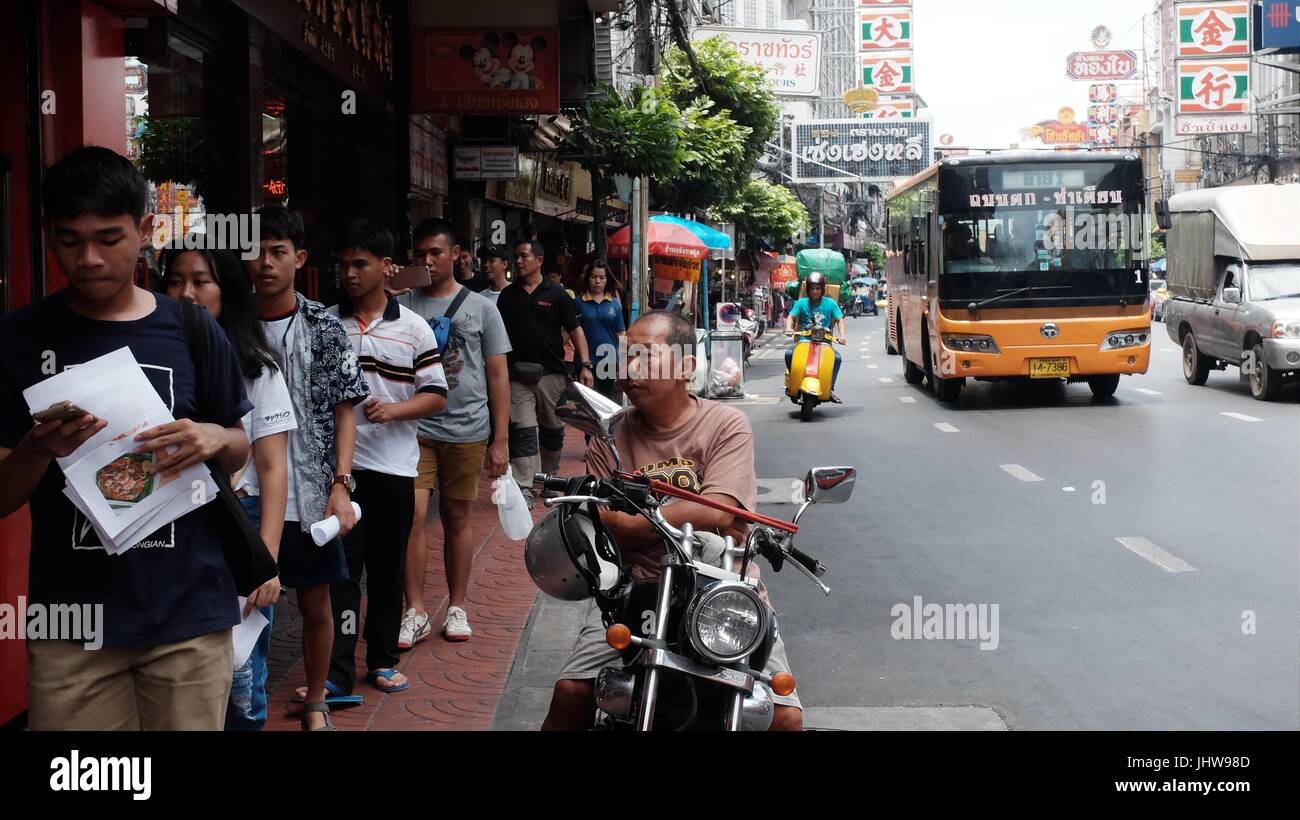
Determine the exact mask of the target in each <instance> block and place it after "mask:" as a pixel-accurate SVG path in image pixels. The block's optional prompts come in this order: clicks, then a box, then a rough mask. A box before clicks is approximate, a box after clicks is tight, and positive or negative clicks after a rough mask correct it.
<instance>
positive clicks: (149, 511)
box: [23, 347, 217, 555]
mask: <svg viewBox="0 0 1300 820" xmlns="http://www.w3.org/2000/svg"><path fill="white" fill-rule="evenodd" d="M23 398H24V399H26V401H27V406H28V407H29V408H31V411H32V412H33V413H37V412H40V411H41V410H44V409H45V408H47V407H50V406H51V405H54V404H57V403H58V402H61V401H70V402H72V403H73V404H75V405H77V406H78V407H80V408H82V409H83V410H86V411H87V412H89V413H92V414H93V415H94V416H96V417H97V418H101V419H106V420H107V421H108V425H107V426H106V427H105V428H104V429H103V430H100V431H99V432H98V433H96V434H95V435H94V436H92V437H91V438H90V440H89V441H87V442H86V443H85V444H83V445H81V446H80V447H78V448H77V450H76V452H74V453H73V454H72V455H70V456H67V457H66V458H60V459H58V464H59V467H60V468H61V469H62V470H63V475H64V478H66V479H67V484H66V486H65V487H64V488H63V494H64V495H66V496H67V497H68V499H69V500H70V501H71V502H72V503H73V505H74V506H75V507H76V508H77V509H78V510H80V511H81V513H82V515H84V516H85V517H86V518H87V520H88V521H89V522H90V524H91V526H93V527H94V528H95V532H96V533H97V534H98V535H99V538H100V541H101V543H103V545H104V548H105V549H106V550H107V551H108V552H109V554H110V555H116V554H118V553H122V552H125V551H126V550H129V549H131V548H132V547H134V546H135V545H136V544H139V543H140V542H141V541H143V540H144V539H145V538H147V537H148V536H149V535H151V534H152V533H154V532H156V531H158V530H159V529H161V528H163V527H165V526H167V525H168V524H170V523H172V522H173V521H175V520H176V519H178V518H180V517H181V516H183V515H186V514H188V513H191V512H193V511H194V510H195V509H197V508H198V507H201V506H203V505H204V504H206V503H207V502H209V501H211V500H212V499H213V498H215V497H216V491H217V487H216V484H215V483H214V482H213V481H212V476H211V474H210V473H209V471H208V468H207V466H206V465H203V464H198V465H195V466H193V467H190V468H188V469H186V470H184V471H182V472H181V473H180V474H179V475H178V476H175V477H173V478H165V477H164V476H162V475H161V474H155V473H153V472H151V468H152V465H153V463H154V456H153V454H152V453H143V454H141V453H136V452H135V451H136V449H137V448H138V447H139V446H140V442H137V441H135V436H136V434H138V433H140V432H141V431H143V430H147V429H149V428H150V427H156V426H158V425H160V424H167V423H169V422H172V421H175V418H173V416H172V414H171V411H170V410H168V409H167V406H166V405H164V404H163V403H162V400H161V399H159V398H158V392H157V391H156V390H155V389H154V388H153V385H151V384H150V383H149V379H148V378H147V377H146V376H145V374H144V371H143V370H141V369H140V365H139V363H138V362H136V360H135V356H133V355H132V354H131V349H130V348H127V347H123V348H121V349H119V350H115V351H113V352H112V353H109V354H107V355H104V356H100V357H99V358H98V359H93V360H91V361H89V362H86V363H85V364H82V365H78V366H76V367H72V368H68V369H67V370H65V371H63V372H62V373H59V374H57V375H55V376H51V377H50V378H48V379H46V380H45V381H43V382H40V383H38V384H34V385H32V386H31V387H29V388H28V389H27V390H24V391H23Z"/></svg>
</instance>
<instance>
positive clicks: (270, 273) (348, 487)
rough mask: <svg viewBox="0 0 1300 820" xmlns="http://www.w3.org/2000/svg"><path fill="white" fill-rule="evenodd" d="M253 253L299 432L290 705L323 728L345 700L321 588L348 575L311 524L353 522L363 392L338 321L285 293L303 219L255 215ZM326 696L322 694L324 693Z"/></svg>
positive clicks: (292, 453) (286, 579) (289, 214)
mask: <svg viewBox="0 0 1300 820" xmlns="http://www.w3.org/2000/svg"><path fill="white" fill-rule="evenodd" d="M258 215H259V216H260V217H261V224H260V226H259V227H260V234H261V254H260V255H259V256H258V257H257V258H256V259H252V260H249V261H248V262H247V263H246V264H247V267H248V272H249V276H250V277H251V278H252V280H253V287H254V291H255V292H254V296H253V298H254V300H255V302H256V304H257V309H258V313H259V314H260V315H261V317H262V321H263V322H264V324H265V329H266V338H267V341H268V342H270V344H271V347H272V348H274V349H275V350H276V352H277V353H278V354H279V355H280V359H281V361H283V363H284V370H283V372H284V378H285V382H286V384H287V385H288V387H289V395H290V398H291V399H292V401H293V412H294V416H295V417H296V418H297V419H298V429H297V430H294V431H292V432H291V433H290V434H289V452H288V457H289V496H288V500H287V502H286V504H285V518H286V523H285V527H284V531H283V534H282V535H281V537H280V555H279V563H280V581H281V583H283V584H284V585H285V586H291V587H294V588H295V589H297V590H298V608H299V609H300V610H301V611H302V620H303V629H302V648H303V665H304V666H305V667H306V671H307V685H306V686H305V687H302V688H300V689H299V690H298V694H297V696H296V697H295V699H301V700H303V701H304V702H305V703H306V704H307V705H306V707H305V709H304V711H303V715H302V727H303V729H321V728H332V727H333V724H332V723H331V722H330V720H329V711H328V709H327V708H326V707H325V704H326V703H328V702H331V701H333V702H336V703H337V702H345V701H353V702H355V699H354V698H352V697H351V692H350V691H349V690H344V689H340V688H339V687H338V686H331V685H330V683H329V681H328V680H327V679H326V678H327V675H328V672H329V664H330V655H331V653H332V651H333V647H334V614H333V609H332V607H331V605H330V584H331V583H335V582H340V581H345V580H347V578H348V565H347V560H346V558H345V556H344V552H343V542H342V541H341V540H340V539H338V538H335V539H334V540H333V541H330V542H329V543H327V544H325V546H323V547H318V546H316V544H315V543H314V542H313V541H312V539H311V535H310V534H309V532H310V528H311V525H312V524H314V523H315V522H317V521H320V520H322V519H325V518H329V517H330V516H331V515H337V516H338V519H339V530H340V534H341V535H347V534H348V532H350V531H351V530H352V528H353V527H354V526H355V525H356V523H357V519H356V515H355V514H354V513H353V511H352V496H351V493H352V491H353V490H355V489H356V480H355V479H354V478H353V477H352V456H353V450H354V447H355V444H356V429H357V428H356V411H355V410H354V409H353V408H354V405H356V404H358V403H360V402H361V401H363V400H364V399H365V398H366V397H367V396H368V395H369V392H370V391H369V390H368V389H367V387H366V384H365V381H364V380H363V379H362V377H361V368H360V366H359V364H358V363H357V357H356V354H355V353H354V352H353V350H352V345H351V343H349V342H348V336H347V333H346V332H344V330H343V325H342V324H341V323H340V322H339V320H338V319H337V318H336V317H334V316H331V315H329V313H327V312H326V310H325V307H324V306H323V305H321V304H319V303H317V302H313V301H312V300H310V299H307V298H305V297H304V296H302V295H301V294H299V293H297V292H296V291H295V290H294V289H293V283H294V274H295V273H296V272H297V270H298V269H299V268H301V267H302V266H303V264H305V263H306V261H307V251H305V250H304V249H303V243H304V241H305V230H304V228H303V223H302V217H301V216H299V215H298V214H297V213H296V212H294V211H290V210H287V209H285V208H281V207H277V206H268V207H265V208H262V209H261V210H260V211H258ZM327 690H328V691H327Z"/></svg>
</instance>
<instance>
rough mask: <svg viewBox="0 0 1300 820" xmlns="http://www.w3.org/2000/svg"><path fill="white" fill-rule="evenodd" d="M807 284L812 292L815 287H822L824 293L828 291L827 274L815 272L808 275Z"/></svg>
mask: <svg viewBox="0 0 1300 820" xmlns="http://www.w3.org/2000/svg"><path fill="white" fill-rule="evenodd" d="M806 284H807V286H808V290H812V289H813V288H815V287H820V288H821V289H822V291H823V292H824V291H825V290H826V274H824V273H822V272H821V271H819V270H815V271H813V272H812V273H810V274H808V281H807V282H806Z"/></svg>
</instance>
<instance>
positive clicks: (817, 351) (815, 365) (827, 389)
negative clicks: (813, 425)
mask: <svg viewBox="0 0 1300 820" xmlns="http://www.w3.org/2000/svg"><path fill="white" fill-rule="evenodd" d="M792 335H793V336H794V337H795V338H796V339H799V341H798V342H796V343H795V346H794V355H793V356H791V358H790V369H789V370H788V371H786V374H785V394H786V395H787V396H789V398H790V401H792V402H794V403H795V404H797V405H799V419H800V420H801V421H811V420H812V412H813V408H815V407H816V406H817V405H819V404H822V403H823V402H829V401H833V399H832V398H831V384H832V382H833V381H834V376H835V352H834V349H833V348H832V347H831V345H832V344H833V343H838V342H837V340H836V339H835V337H834V336H832V335H831V333H830V331H829V330H826V329H825V328H813V329H811V330H804V331H799V332H796V333H794V334H792Z"/></svg>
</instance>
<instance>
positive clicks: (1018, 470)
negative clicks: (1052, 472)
mask: <svg viewBox="0 0 1300 820" xmlns="http://www.w3.org/2000/svg"><path fill="white" fill-rule="evenodd" d="M998 467H999V468H1000V469H1001V470H1002V472H1004V473H1006V474H1007V475H1009V476H1012V477H1014V478H1018V479H1020V480H1021V481H1042V480H1043V477H1042V476H1040V475H1037V474H1035V473H1032V472H1030V471H1029V470H1026V469H1025V468H1024V467H1021V466H1020V465H1019V464H999V465H998Z"/></svg>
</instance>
